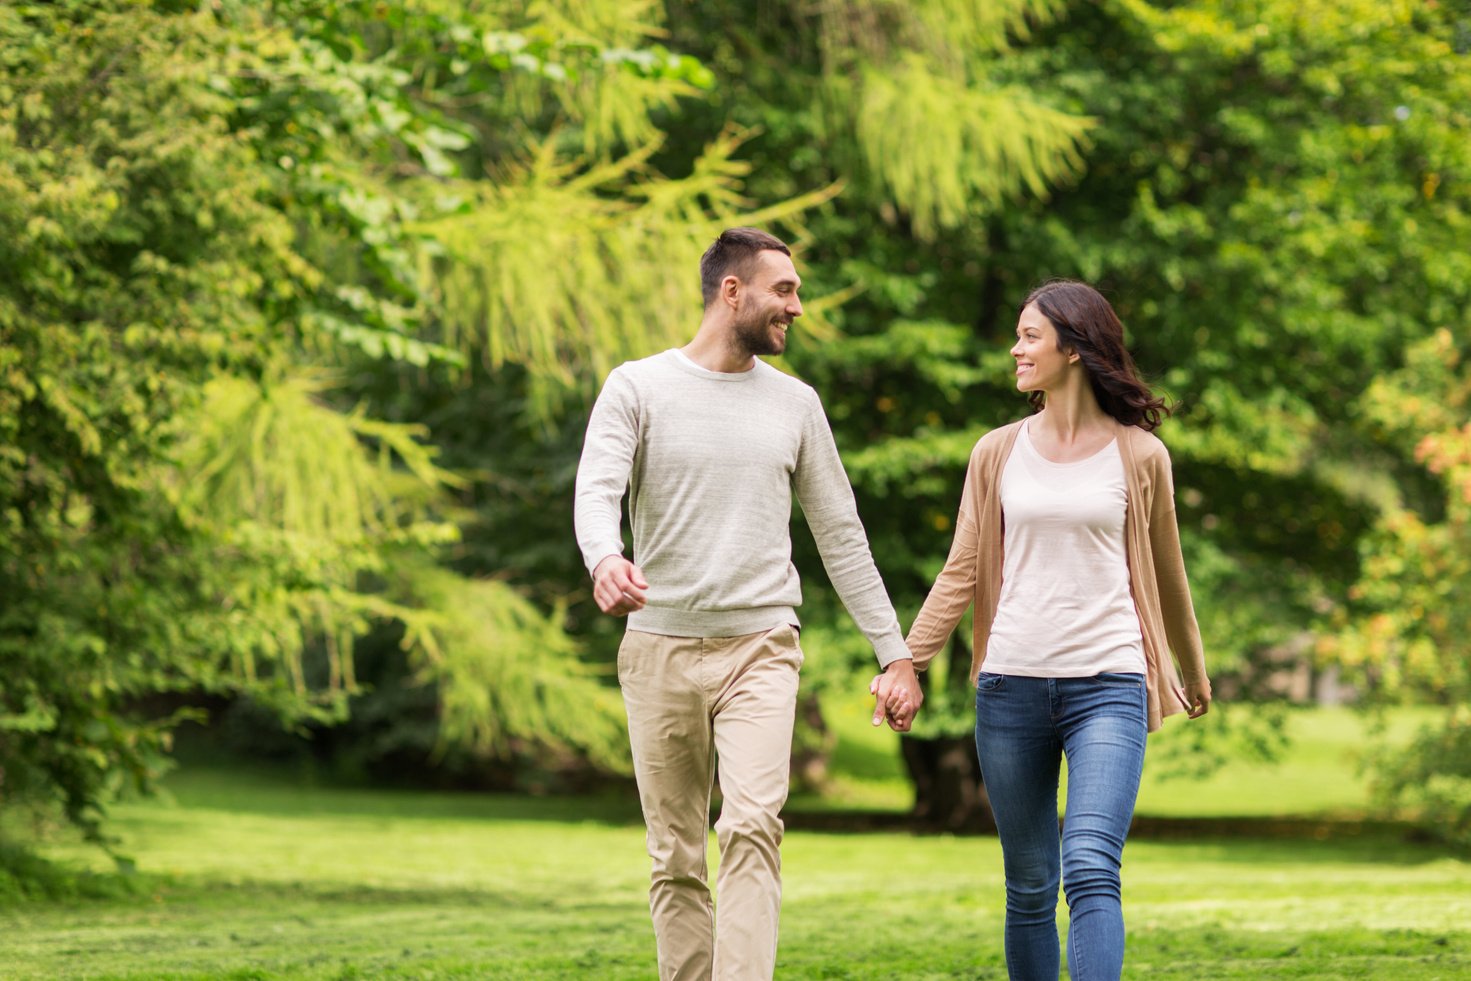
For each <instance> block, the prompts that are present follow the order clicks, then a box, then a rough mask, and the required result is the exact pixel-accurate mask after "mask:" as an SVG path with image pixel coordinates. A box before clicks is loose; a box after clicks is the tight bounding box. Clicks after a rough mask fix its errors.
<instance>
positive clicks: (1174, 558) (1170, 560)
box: [1149, 444, 1206, 684]
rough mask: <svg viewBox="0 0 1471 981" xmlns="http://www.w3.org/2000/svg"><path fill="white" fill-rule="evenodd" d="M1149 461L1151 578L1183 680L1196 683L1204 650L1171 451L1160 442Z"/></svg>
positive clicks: (1201, 671)
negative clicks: (1182, 542)
mask: <svg viewBox="0 0 1471 981" xmlns="http://www.w3.org/2000/svg"><path fill="white" fill-rule="evenodd" d="M1151 463H1152V466H1151V470H1152V471H1153V479H1152V480H1151V484H1152V485H1153V487H1152V491H1153V492H1152V495H1151V500H1150V502H1149V504H1150V507H1149V548H1150V552H1151V553H1152V555H1153V559H1154V578H1155V584H1156V586H1157V588H1158V590H1159V605H1160V613H1161V615H1162V616H1163V618H1164V624H1165V636H1166V639H1167V640H1168V641H1169V645H1170V650H1171V651H1172V652H1173V653H1174V655H1175V660H1176V661H1177V662H1178V663H1179V665H1180V673H1181V674H1182V675H1183V676H1184V679H1185V681H1186V683H1187V684H1188V683H1193V682H1199V681H1203V680H1205V678H1206V671H1205V652H1204V650H1203V648H1202V644H1201V640H1200V627H1199V625H1198V624H1197V623H1196V620H1195V606H1194V604H1193V603H1192V602H1191V599H1190V582H1189V580H1188V579H1186V576H1185V558H1184V556H1183V555H1182V554H1181V551H1180V527H1179V524H1178V522H1177V520H1176V518H1175V479H1174V475H1173V474H1172V472H1171V469H1170V454H1169V451H1168V450H1166V449H1165V448H1164V445H1163V444H1160V447H1159V450H1158V453H1157V454H1156V455H1155V456H1154V459H1153V460H1152V461H1151Z"/></svg>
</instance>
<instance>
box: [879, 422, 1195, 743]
mask: <svg viewBox="0 0 1471 981" xmlns="http://www.w3.org/2000/svg"><path fill="white" fill-rule="evenodd" d="M1020 427H1021V423H1020V422H1015V423H1012V424H1011V425H1009V426H1003V427H1001V428H1000V429H995V430H992V431H991V432H989V433H987V434H986V435H985V436H983V437H981V439H980V441H979V442H977V443H976V447H975V449H974V450H973V451H972V452H971V455H970V466H969V468H968V469H967V471H966V475H965V491H964V493H963V494H962V495H961V499H960V514H959V516H958V518H957V519H956V523H955V541H954V543H953V544H952V545H951V546H950V557H949V559H947V560H946V562H945V568H944V569H943V570H942V571H941V572H940V575H939V577H938V578H937V579H936V580H935V585H934V588H933V589H931V590H930V595H929V597H928V598H927V599H926V600H925V603H924V608H923V609H921V610H920V611H919V616H918V617H917V618H915V621H914V626H913V627H912V628H911V629H910V631H909V637H908V638H907V643H908V645H909V649H910V651H911V652H912V653H913V654H914V665H915V667H917V668H923V667H924V666H925V665H927V664H928V663H929V661H930V660H931V659H933V658H934V656H935V654H936V652H938V651H939V649H940V647H941V646H942V645H944V643H945V642H946V641H947V640H948V639H949V638H950V634H951V632H952V631H953V630H954V629H955V625H956V624H957V623H959V622H960V618H961V616H962V615H963V614H964V613H965V611H966V609H967V608H968V607H969V606H970V604H971V603H972V602H974V603H975V605H976V612H975V637H974V640H973V643H974V646H973V647H972V651H973V654H972V656H971V672H970V676H971V681H972V682H974V681H975V679H976V676H977V675H978V674H980V671H981V665H982V663H983V662H984V661H985V659H986V644H987V640H988V639H989V637H990V634H991V622H992V620H994V619H995V616H996V604H997V602H998V601H999V600H1000V598H1001V568H1002V551H1003V549H1002V546H1003V543H1004V541H1005V535H1004V534H1003V530H1002V515H1001V492H1000V485H1001V470H1002V468H1003V467H1004V466H1005V465H1006V460H1007V457H1009V456H1010V455H1011V448H1012V444H1013V443H1014V442H1015V441H1016V435H1017V432H1018V431H1019V430H1020ZM1117 428H1118V445H1119V453H1120V454H1121V455H1122V456H1123V459H1124V474H1125V479H1126V480H1127V482H1128V488H1129V505H1128V512H1127V514H1126V515H1125V518H1124V544H1125V552H1126V554H1127V556H1128V560H1129V583H1130V591H1131V592H1132V593H1133V596H1134V606H1135V608H1136V609H1137V610H1138V611H1139V628H1140V632H1141V633H1142V634H1143V635H1144V659H1145V663H1146V666H1147V669H1148V670H1147V674H1146V687H1147V688H1148V690H1149V731H1150V732H1153V731H1154V730H1156V729H1158V728H1159V727H1160V724H1161V723H1162V722H1163V720H1164V717H1165V716H1167V715H1173V714H1175V713H1176V712H1184V711H1186V710H1187V708H1188V707H1187V706H1186V704H1185V701H1184V697H1183V693H1182V692H1181V689H1180V672H1182V671H1183V673H1184V676H1185V678H1186V680H1188V681H1191V682H1196V681H1203V680H1205V678H1206V673H1205V655H1204V654H1203V652H1202V650H1201V643H1200V629H1199V627H1198V626H1197V625H1196V622H1195V609H1194V607H1193V606H1192V605H1191V602H1190V584H1189V583H1188V582H1187V581H1186V578H1185V560H1184V558H1183V557H1182V556H1181V554H1180V532H1179V528H1178V526H1177V525H1176V523H1175V485H1174V478H1173V476H1172V475H1171V473H1170V455H1169V452H1168V451H1167V450H1166V449H1165V445H1164V444H1163V443H1161V442H1160V441H1159V439H1158V437H1156V436H1154V435H1153V434H1151V433H1147V432H1145V431H1144V430H1143V429H1140V428H1139V427H1137V426H1125V425H1122V424H1117ZM1171 652H1173V653H1174V656H1175V658H1176V659H1178V660H1179V662H1180V668H1179V671H1177V670H1176V667H1175V663H1174V660H1172V659H1171V657H1170V653H1171Z"/></svg>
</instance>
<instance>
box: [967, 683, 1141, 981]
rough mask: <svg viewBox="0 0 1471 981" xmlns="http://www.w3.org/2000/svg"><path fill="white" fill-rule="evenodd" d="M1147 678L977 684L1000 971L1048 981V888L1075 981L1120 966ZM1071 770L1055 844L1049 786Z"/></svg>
mask: <svg viewBox="0 0 1471 981" xmlns="http://www.w3.org/2000/svg"><path fill="white" fill-rule="evenodd" d="M1147 732H1148V717H1147V715H1146V704H1145V690H1144V676H1143V675H1138V674H1100V675H1097V676H1096V677H1092V678H1024V677H1020V676H1017V675H998V674H990V673H987V672H982V673H981V675H980V677H979V679H978V680H977V682H976V750H977V751H978V752H979V753H980V758H981V773H982V775H983V777H984V778H985V781H986V790H987V793H989V795H990V797H991V809H992V811H994V812H995V815H996V827H997V830H998V832H999V833H1000V835H1001V853H1002V857H1003V861H1004V864H1005V867H1006V968H1007V971H1008V973H1009V974H1010V975H1011V978H1012V979H1013V981H1057V977H1058V970H1059V963H1058V960H1059V958H1058V950H1057V887H1058V881H1059V878H1060V879H1061V881H1062V884H1063V886H1064V888H1065V889H1066V892H1067V902H1068V909H1069V911H1070V913H1071V919H1070V924H1069V927H1068V948H1067V949H1068V968H1069V971H1070V972H1071V975H1072V978H1073V981H1098V979H1109V981H1117V979H1118V977H1119V976H1120V974H1121V973H1122V972H1123V966H1124V911H1123V905H1122V903H1121V902H1120V898H1119V865H1120V863H1121V861H1122V859H1123V851H1124V838H1125V837H1126V836H1127V834H1128V832H1129V823H1130V821H1131V820H1132V818H1133V816H1134V800H1135V798H1136V797H1137V796H1138V794H1139V777H1140V775H1141V774H1142V773H1143V771H1144V740H1145V736H1146V734H1147ZM1064 754H1066V756H1067V761H1068V792H1067V811H1066V815H1065V818H1064V820H1063V827H1062V833H1061V836H1060V837H1061V841H1060V842H1059V834H1058V826H1057V775H1058V768H1059V766H1060V763H1061V759H1062V756H1063V755H1064Z"/></svg>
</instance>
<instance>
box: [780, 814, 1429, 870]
mask: <svg viewBox="0 0 1471 981" xmlns="http://www.w3.org/2000/svg"><path fill="white" fill-rule="evenodd" d="M783 818H784V820H785V822H786V827H787V830H788V831H815V832H821V833H824V834H874V833H891V834H906V833H908V834H916V835H934V834H946V835H955V836H959V837H991V838H994V837H995V833H994V832H967V831H964V830H962V831H958V832H957V831H953V830H948V829H936V828H930V827H925V826H922V825H916V824H915V822H914V821H913V819H912V818H911V817H910V816H909V815H908V814H902V813H896V812H891V811H866V810H853V811H830V810H824V811H800V810H798V811H788V812H787V813H785V814H784V815H783ZM1129 840H1130V841H1158V842H1190V843H1202V842H1221V843H1240V842H1254V843H1258V844H1261V845H1266V846H1270V845H1273V844H1280V845H1281V846H1282V847H1284V848H1290V849H1291V850H1292V851H1293V856H1294V859H1293V860H1294V861H1315V860H1321V861H1335V862H1341V861H1345V860H1350V861H1363V862H1370V863H1374V862H1387V863H1393V864H1405V863H1406V862H1428V861H1433V860H1435V859H1437V858H1440V857H1443V856H1445V855H1454V854H1456V852H1455V850H1454V849H1451V848H1450V847H1448V846H1446V845H1445V844H1444V843H1443V842H1440V841H1438V840H1436V839H1435V838H1434V837H1433V836H1431V835H1429V834H1428V833H1426V832H1425V831H1424V830H1422V829H1420V828H1417V827H1415V826H1413V825H1410V824H1405V823H1402V822H1397V821H1375V820H1360V819H1343V820H1335V819H1331V818H1322V817H1293V816H1283V817H1217V818H1212V817H1178V818H1177V817H1170V818H1164V817H1136V818H1135V819H1134V823H1133V824H1132V825H1131V826H1130V828H1129ZM1315 845H1324V846H1329V847H1328V848H1326V849H1315V848H1313V847H1311V846H1315ZM1335 845H1339V846H1348V847H1347V848H1346V849H1342V850H1340V849H1336V848H1333V847H1332V846H1335ZM1366 845H1367V846H1372V848H1373V850H1372V851H1370V850H1366V849H1365V847H1364V846H1366ZM1255 860H1256V858H1243V859H1242V861H1255Z"/></svg>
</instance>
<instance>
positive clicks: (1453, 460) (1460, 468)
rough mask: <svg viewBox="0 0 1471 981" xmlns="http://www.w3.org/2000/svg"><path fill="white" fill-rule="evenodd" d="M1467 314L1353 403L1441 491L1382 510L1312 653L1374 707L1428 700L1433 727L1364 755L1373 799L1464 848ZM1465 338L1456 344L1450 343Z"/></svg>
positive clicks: (1469, 490)
mask: <svg viewBox="0 0 1471 981" xmlns="http://www.w3.org/2000/svg"><path fill="white" fill-rule="evenodd" d="M1467 326H1471V325H1468V324H1466V323H1465V320H1464V315H1463V316H1462V322H1461V323H1460V324H1459V325H1458V327H1459V330H1458V331H1456V332H1453V331H1452V330H1451V329H1450V328H1448V327H1443V328H1441V329H1440V330H1437V331H1436V332H1435V333H1434V334H1433V335H1432V336H1430V337H1427V338H1425V339H1424V340H1422V341H1419V342H1417V343H1415V344H1414V345H1413V346H1412V347H1411V349H1410V351H1409V352H1408V357H1407V359H1406V364H1405V365H1404V367H1403V368H1401V369H1399V370H1397V371H1395V372H1392V373H1390V374H1387V375H1385V376H1382V377H1380V378H1379V379H1376V381H1375V382H1374V383H1373V385H1371V386H1370V388H1369V390H1368V391H1367V392H1366V393H1365V395H1364V399H1363V401H1362V406H1363V409H1364V412H1365V415H1366V416H1367V419H1368V421H1369V423H1370V424H1371V425H1372V426H1374V427H1375V428H1376V429H1378V430H1379V432H1380V433H1382V435H1383V436H1384V437H1385V438H1386V439H1387V440H1389V441H1393V442H1396V443H1399V444H1401V445H1403V446H1407V447H1413V452H1414V456H1415V459H1416V460H1418V461H1419V462H1420V463H1421V464H1422V465H1423V466H1424V467H1425V469H1426V470H1427V471H1428V473H1429V474H1431V475H1433V477H1434V478H1435V487H1436V490H1437V491H1438V493H1437V494H1436V495H1435V496H1434V497H1433V498H1431V499H1430V500H1428V501H1425V502H1424V503H1422V504H1420V505H1419V506H1418V507H1417V506H1410V505H1408V504H1401V505H1399V506H1396V507H1394V508H1390V509H1387V510H1386V511H1385V513H1384V514H1382V515H1381V516H1380V518H1379V520H1378V522H1377V523H1376V525H1375V527H1374V529H1373V531H1372V532H1371V533H1370V534H1369V535H1367V536H1365V538H1364V539H1363V541H1362V542H1361V543H1360V546H1359V547H1360V551H1361V555H1362V558H1363V562H1362V566H1361V572H1360V577H1359V580H1358V582H1356V583H1355V584H1354V586H1353V589H1352V590H1351V592H1350V594H1349V602H1348V603H1347V604H1345V606H1344V607H1343V608H1342V609H1341V610H1340V611H1339V620H1338V623H1337V626H1338V628H1339V629H1338V630H1337V631H1336V632H1335V633H1332V634H1328V635H1325V636H1324V637H1322V638H1321V639H1320V642H1319V653H1320V655H1322V656H1323V657H1324V658H1325V659H1327V660H1329V661H1330V662H1332V663H1335V664H1339V665H1342V666H1343V667H1344V668H1345V670H1346V671H1347V673H1348V674H1349V677H1350V678H1351V679H1352V681H1353V682H1354V683H1355V684H1357V685H1359V686H1360V687H1361V688H1362V689H1363V690H1364V691H1365V692H1366V693H1367V694H1368V695H1369V697H1370V698H1371V699H1372V702H1373V704H1375V705H1376V706H1385V705H1393V704H1405V703H1410V704H1415V703H1421V704H1423V703H1427V702H1428V703H1429V704H1430V705H1433V706H1435V707H1436V709H1437V711H1436V715H1435V718H1434V721H1432V722H1431V723H1429V724H1427V725H1425V726H1424V727H1423V728H1422V729H1421V730H1420V731H1419V733H1418V734H1417V735H1416V736H1415V738H1414V739H1413V740H1412V741H1411V742H1410V744H1409V745H1408V746H1406V747H1404V748H1402V749H1396V750H1388V749H1385V748H1384V747H1382V746H1378V747H1373V748H1371V751H1370V753H1369V754H1368V758H1369V760H1370V762H1371V764H1372V765H1373V768H1374V773H1375V783H1376V790H1377V792H1378V796H1379V798H1380V800H1381V801H1382V802H1383V803H1385V804H1387V805H1390V806H1395V807H1398V808H1399V809H1401V810H1403V811H1406V812H1408V813H1409V814H1411V815H1412V816H1413V817H1415V818H1416V819H1417V820H1419V821H1420V822H1421V824H1422V825H1423V826H1425V827H1426V828H1427V829H1429V830H1430V831H1431V833H1433V834H1435V835H1437V836H1438V837H1441V838H1444V839H1446V840H1449V841H1452V842H1454V843H1456V844H1458V845H1462V846H1465V845H1467V844H1468V843H1471V715H1468V711H1467V707H1468V705H1471V648H1468V641H1467V638H1468V637H1471V618H1468V614H1467V610H1466V605H1465V603H1463V602H1461V601H1460V600H1461V598H1462V597H1464V596H1465V595H1466V589H1467V587H1468V586H1471V423H1468V422H1466V419H1467V418H1468V417H1471V370H1468V366H1471V361H1468V358H1467V352H1466V350H1465V343H1464V338H1465V337H1466V336H1467V331H1466V328H1467ZM1458 335H1459V337H1461V338H1462V339H1463V340H1462V341H1460V342H1458V341H1457V340H1456V338H1457V336H1458Z"/></svg>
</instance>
